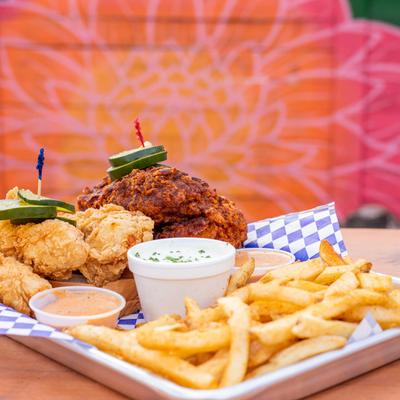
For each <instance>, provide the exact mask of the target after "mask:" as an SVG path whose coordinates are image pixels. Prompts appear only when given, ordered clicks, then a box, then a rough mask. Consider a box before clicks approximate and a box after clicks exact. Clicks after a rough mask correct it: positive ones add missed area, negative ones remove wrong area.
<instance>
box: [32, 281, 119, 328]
mask: <svg viewBox="0 0 400 400" xmlns="http://www.w3.org/2000/svg"><path fill="white" fill-rule="evenodd" d="M68 292H78V293H85V292H97V293H102V294H103V295H104V294H105V295H108V296H112V297H114V298H115V299H117V301H118V304H117V305H116V307H114V308H113V309H111V310H110V311H107V312H103V313H101V314H93V315H77V316H73V315H61V314H55V313H50V312H47V311H44V310H43V308H44V307H46V306H47V305H48V304H50V303H53V302H54V301H57V300H58V299H59V298H60V296H62V295H65V294H66V293H68ZM125 304H126V301H125V298H124V297H123V296H121V295H120V294H118V293H116V292H114V291H112V290H109V289H103V288H97V287H93V286H90V287H89V286H67V287H66V286H64V287H58V288H54V289H48V290H44V291H43V292H39V293H36V294H35V295H34V296H32V297H31V299H30V300H29V307H30V308H31V310H32V311H33V312H34V313H35V317H36V319H37V320H38V321H39V322H41V323H43V324H46V325H50V326H53V327H54V328H59V329H62V328H68V327H70V326H75V325H81V324H91V325H103V326H109V327H115V326H117V323H118V317H119V314H120V312H121V310H122V309H123V308H124V307H125Z"/></svg>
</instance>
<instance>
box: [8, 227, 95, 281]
mask: <svg viewBox="0 0 400 400" xmlns="http://www.w3.org/2000/svg"><path fill="white" fill-rule="evenodd" d="M15 247H16V250H17V258H18V259H19V260H20V261H23V262H24V263H25V264H28V265H30V266H32V268H33V272H35V273H37V274H40V275H42V276H44V277H47V278H49V279H61V280H67V279H69V278H70V277H71V275H72V271H74V270H76V269H79V268H80V267H82V266H83V265H84V264H85V263H86V260H87V258H88V254H89V245H88V244H87V243H86V242H85V241H84V237H83V233H82V232H81V231H80V230H79V229H77V228H75V227H74V226H73V225H71V224H69V223H67V222H64V221H60V220H58V219H48V220H46V221H43V222H41V223H39V224H26V225H20V226H18V228H17V237H16V243H15Z"/></svg>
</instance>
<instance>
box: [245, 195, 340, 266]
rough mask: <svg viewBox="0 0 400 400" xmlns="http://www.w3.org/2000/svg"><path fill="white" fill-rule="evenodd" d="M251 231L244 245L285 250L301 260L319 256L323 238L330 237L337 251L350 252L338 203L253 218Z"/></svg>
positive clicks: (249, 228) (249, 229)
mask: <svg viewBox="0 0 400 400" xmlns="http://www.w3.org/2000/svg"><path fill="white" fill-rule="evenodd" d="M247 231H248V232H247V240H246V241H245V242H244V247H266V248H270V249H275V250H285V251H288V252H289V253H292V254H294V256H295V257H296V259H297V260H300V261H306V260H309V259H310V258H314V257H318V256H319V244H320V242H321V240H323V239H326V240H328V241H329V243H330V244H331V245H332V246H333V247H334V249H335V250H336V252H338V253H340V254H341V255H342V256H345V255H347V250H346V246H345V245H344V241H343V237H342V233H341V231H340V226H339V221H338V217H337V215H336V209H335V203H329V204H326V205H323V206H319V207H315V208H312V209H311V210H306V211H300V212H296V213H291V214H286V215H281V216H279V217H275V218H268V219H264V220H262V221H257V222H253V223H250V224H248V225H247Z"/></svg>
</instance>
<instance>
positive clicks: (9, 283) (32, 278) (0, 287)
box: [0, 254, 51, 315]
mask: <svg viewBox="0 0 400 400" xmlns="http://www.w3.org/2000/svg"><path fill="white" fill-rule="evenodd" d="M46 289H51V285H50V283H49V282H47V281H46V279H43V278H41V277H40V276H39V275H36V274H35V273H33V272H32V268H31V267H29V266H28V265H25V264H22V263H20V262H19V261H17V260H16V259H15V258H14V257H4V256H3V255H1V254H0V302H1V303H4V304H6V305H7V306H9V307H12V308H15V309H16V310H18V311H20V312H22V313H24V314H28V315H29V314H30V309H29V305H28V303H29V299H30V298H31V297H32V296H33V295H34V294H36V293H38V292H41V291H43V290H46Z"/></svg>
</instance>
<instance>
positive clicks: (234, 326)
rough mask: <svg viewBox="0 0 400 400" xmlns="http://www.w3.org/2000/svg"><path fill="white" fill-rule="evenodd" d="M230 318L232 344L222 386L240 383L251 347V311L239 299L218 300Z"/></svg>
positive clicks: (245, 369)
mask: <svg viewBox="0 0 400 400" xmlns="http://www.w3.org/2000/svg"><path fill="white" fill-rule="evenodd" d="M218 304H220V305H221V306H222V307H223V309H224V311H225V314H226V315H227V316H228V325H229V328H230V336H231V343H230V349H229V357H228V364H227V366H226V368H225V371H224V373H223V375H222V378H221V382H220V386H221V387H225V386H231V385H235V384H236V383H240V382H241V381H242V380H243V378H244V376H245V375H246V371H247V363H248V359H249V347H250V334H249V328H250V310H249V307H248V305H247V304H245V303H243V302H242V301H241V300H240V299H239V298H237V297H223V298H221V299H219V300H218Z"/></svg>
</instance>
